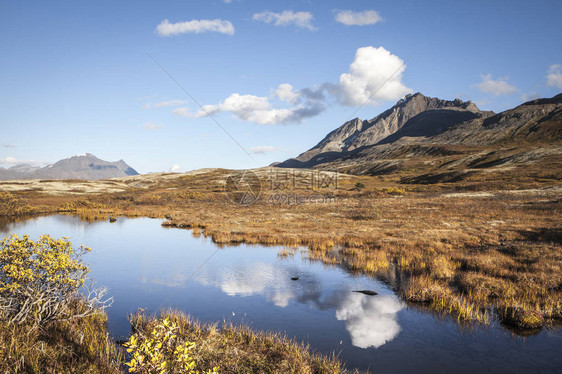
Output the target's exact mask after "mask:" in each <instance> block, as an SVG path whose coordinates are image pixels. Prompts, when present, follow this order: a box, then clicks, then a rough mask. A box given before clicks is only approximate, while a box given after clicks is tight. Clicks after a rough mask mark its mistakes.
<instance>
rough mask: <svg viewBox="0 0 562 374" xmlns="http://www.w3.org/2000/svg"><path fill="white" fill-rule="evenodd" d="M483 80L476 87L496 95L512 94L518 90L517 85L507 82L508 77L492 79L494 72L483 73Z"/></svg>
mask: <svg viewBox="0 0 562 374" xmlns="http://www.w3.org/2000/svg"><path fill="white" fill-rule="evenodd" d="M481 77H482V82H480V83H478V84H477V85H476V87H478V89H479V90H480V91H481V92H484V93H491V94H493V95H495V96H498V95H510V94H512V93H514V92H517V87H515V86H512V85H511V84H509V83H507V79H508V78H507V77H505V78H498V79H495V80H494V79H492V74H487V75H482V76H481Z"/></svg>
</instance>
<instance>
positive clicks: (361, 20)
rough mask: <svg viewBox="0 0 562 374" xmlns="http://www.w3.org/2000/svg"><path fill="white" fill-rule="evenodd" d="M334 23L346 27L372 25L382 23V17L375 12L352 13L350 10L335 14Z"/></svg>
mask: <svg viewBox="0 0 562 374" xmlns="http://www.w3.org/2000/svg"><path fill="white" fill-rule="evenodd" d="M335 18H336V21H337V22H339V23H343V24H344V25H347V26H365V25H374V24H375V23H377V22H380V21H382V17H381V16H380V15H379V13H378V12H377V11H375V10H364V11H362V12H353V11H351V10H340V11H339V12H337V13H336V17H335Z"/></svg>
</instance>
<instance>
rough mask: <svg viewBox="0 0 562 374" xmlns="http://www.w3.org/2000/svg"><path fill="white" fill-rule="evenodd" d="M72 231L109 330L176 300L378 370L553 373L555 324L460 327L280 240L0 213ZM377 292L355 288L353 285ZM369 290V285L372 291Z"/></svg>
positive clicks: (37, 230)
mask: <svg viewBox="0 0 562 374" xmlns="http://www.w3.org/2000/svg"><path fill="white" fill-rule="evenodd" d="M10 233H16V234H18V235H24V234H28V235H30V236H31V237H33V238H37V237H39V236H40V235H41V234H46V233H48V234H51V235H52V236H53V237H63V236H65V237H68V238H70V240H71V241H72V242H73V243H74V244H75V245H85V246H88V247H91V248H92V249H93V250H92V252H91V253H89V254H88V255H87V256H86V262H87V264H88V265H89V266H90V269H91V273H90V277H91V278H92V279H94V280H95V281H96V284H97V285H98V286H105V287H107V288H108V289H109V295H110V296H112V297H113V298H114V303H113V305H112V306H111V308H109V309H108V315H109V330H110V332H111V333H112V335H113V336H114V338H115V339H116V340H119V339H125V338H126V337H127V336H128V334H129V332H130V325H129V323H128V321H127V316H128V315H129V314H130V313H133V312H135V311H137V310H138V308H143V309H145V310H146V311H148V312H154V313H156V312H159V311H160V310H162V309H168V308H173V309H178V310H182V311H184V312H186V313H188V314H190V315H191V316H193V317H194V318H196V319H199V320H200V321H203V322H217V323H223V322H225V321H226V322H233V323H235V324H244V325H248V326H250V327H252V328H254V329H257V330H267V331H282V332H284V333H286V335H287V336H289V337H294V338H296V339H297V340H299V341H304V342H306V343H309V344H310V346H311V348H312V349H313V350H315V351H318V352H322V353H327V354H329V353H331V352H336V353H337V354H339V357H340V359H341V360H342V361H343V362H344V363H345V364H346V366H347V367H348V368H349V369H359V370H360V371H362V372H363V371H364V372H374V373H411V372H417V373H426V372H427V373H433V372H436V371H439V372H456V373H473V372H479V373H529V372H537V373H538V372H540V373H549V372H552V373H554V372H559V371H558V370H560V368H561V367H562V355H560V352H562V331H560V329H553V328H548V329H542V330H541V331H537V332H535V333H534V334H531V335H529V336H525V337H523V336H519V335H517V334H514V333H513V332H511V331H509V330H507V329H505V328H504V327H503V326H501V325H500V324H499V323H498V322H492V323H491V325H489V326H480V325H472V326H469V327H467V326H461V325H459V324H458V323H457V321H455V320H451V319H450V318H447V317H441V316H438V315H435V314H433V313H431V312H427V311H424V310H423V309H422V308H419V307H412V306H409V305H407V304H406V303H404V302H403V301H401V300H400V299H399V298H398V297H397V296H396V295H395V293H394V292H393V291H392V288H391V287H390V286H389V285H387V284H386V283H384V282H382V281H379V280H376V279H373V278H370V277H366V276H357V275H352V274H350V273H349V272H347V271H346V270H345V269H343V268H341V267H336V266H326V265H323V264H321V263H319V262H314V261H310V260H309V259H307V256H306V251H304V250H303V251H296V252H295V253H294V255H289V256H279V252H280V250H281V249H282V248H280V247H266V246H249V245H238V246H230V247H218V246H217V245H216V244H214V243H213V242H211V241H210V240H209V239H206V238H202V237H195V236H194V235H192V233H191V231H188V230H180V229H167V228H164V227H162V226H161V222H160V221H159V220H155V219H148V218H139V219H126V218H119V219H117V221H116V222H114V223H109V222H101V221H99V222H85V221H81V220H80V219H79V218H76V217H73V216H62V215H54V216H46V217H37V218H33V219H29V220H26V221H21V222H13V221H9V220H3V221H0V234H1V235H2V236H7V235H9V234H10ZM365 290H367V291H373V292H363V293H362V292H356V291H365ZM374 293H376V295H375V294H374Z"/></svg>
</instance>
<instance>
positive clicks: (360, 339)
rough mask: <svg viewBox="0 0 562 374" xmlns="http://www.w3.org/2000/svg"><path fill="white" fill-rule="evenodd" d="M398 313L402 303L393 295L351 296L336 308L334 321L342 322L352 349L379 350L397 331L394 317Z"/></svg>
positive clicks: (398, 326) (355, 294)
mask: <svg viewBox="0 0 562 374" xmlns="http://www.w3.org/2000/svg"><path fill="white" fill-rule="evenodd" d="M400 310H402V304H400V302H399V301H398V300H397V299H396V297H395V296H392V295H379V296H376V297H373V296H366V295H362V294H358V293H352V294H350V295H349V296H348V297H347V298H346V299H345V300H344V301H343V302H342V303H341V304H340V305H339V307H338V309H337V310H336V318H337V319H338V320H340V321H345V328H346V330H347V331H348V332H349V334H350V335H351V343H352V344H353V345H354V346H356V347H359V348H369V347H375V348H378V347H380V346H381V345H383V344H385V343H386V342H389V341H391V340H392V339H394V338H395V337H396V336H397V335H398V333H399V332H400V325H399V324H398V321H397V317H396V314H397V313H398V312H399V311H400Z"/></svg>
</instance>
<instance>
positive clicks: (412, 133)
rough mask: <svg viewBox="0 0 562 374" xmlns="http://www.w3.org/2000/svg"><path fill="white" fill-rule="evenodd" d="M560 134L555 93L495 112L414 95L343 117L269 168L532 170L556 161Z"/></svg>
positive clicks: (560, 109) (561, 151)
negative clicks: (364, 114) (364, 115)
mask: <svg viewBox="0 0 562 374" xmlns="http://www.w3.org/2000/svg"><path fill="white" fill-rule="evenodd" d="M561 139H562V94H560V95H557V96H555V97H553V98H550V99H537V100H533V101H529V102H526V103H524V104H522V105H519V106H518V107H516V108H513V109H510V110H506V111H504V112H502V113H499V114H495V113H492V112H483V111H480V110H479V109H478V108H477V107H476V106H475V105H474V104H472V103H471V102H462V101H460V100H458V99H457V100H453V101H444V100H439V99H436V98H428V97H425V96H423V95H421V94H419V93H418V94H415V95H412V96H407V97H406V98H405V99H402V100H400V101H399V102H398V103H397V104H396V105H395V106H393V107H392V108H391V109H389V110H387V111H385V112H383V113H382V114H380V115H379V116H377V117H375V118H373V119H372V120H370V121H361V120H359V119H355V120H353V121H349V122H346V123H345V124H344V125H342V126H341V127H339V128H338V129H336V130H334V131H332V132H331V133H330V134H328V136H326V137H325V138H324V139H323V140H322V141H321V142H320V143H318V145H317V146H315V147H313V148H312V149H310V150H309V151H306V152H304V153H303V154H301V155H300V156H298V157H297V158H295V159H289V160H287V161H285V162H282V163H279V164H276V166H279V167H305V168H320V169H325V170H340V171H344V172H346V173H353V174H369V175H381V174H391V173H394V174H398V173H400V174H401V175H403V176H408V175H409V176H412V175H413V174H414V173H415V172H414V170H415V171H416V172H417V174H420V173H425V174H434V175H438V174H443V173H444V174H447V173H452V174H451V175H453V174H454V175H456V177H458V176H459V173H461V174H462V173H474V172H475V171H479V172H483V171H484V170H486V172H496V171H497V172H500V171H506V170H507V169H508V168H514V167H518V168H520V167H526V168H528V171H529V172H538V171H537V170H538V169H536V168H535V169H536V170H534V169H533V167H534V166H533V165H534V164H536V163H537V162H541V165H542V166H543V167H546V166H548V168H554V169H553V170H557V169H558V168H560V167H562V165H561V164H562V162H561V161H562V140H561ZM533 170H534V171H533ZM545 173H546V171H545ZM405 178H406V177H405ZM406 179H407V178H406ZM442 180H443V179H440V178H436V181H442Z"/></svg>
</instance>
